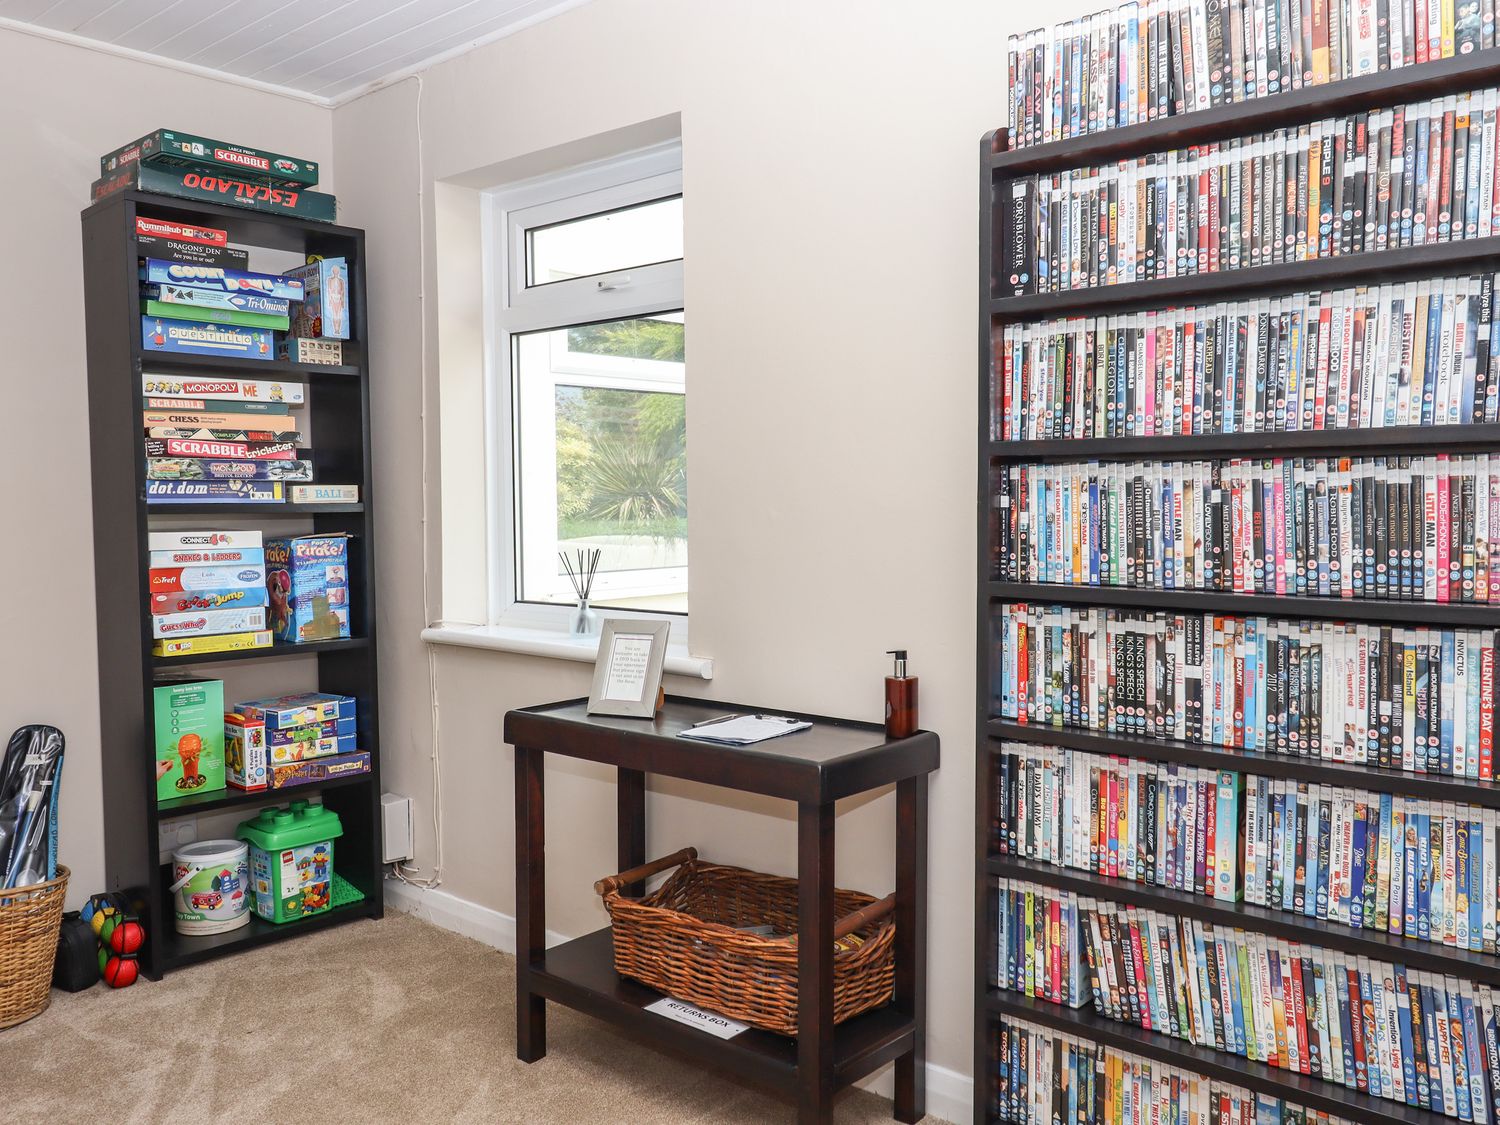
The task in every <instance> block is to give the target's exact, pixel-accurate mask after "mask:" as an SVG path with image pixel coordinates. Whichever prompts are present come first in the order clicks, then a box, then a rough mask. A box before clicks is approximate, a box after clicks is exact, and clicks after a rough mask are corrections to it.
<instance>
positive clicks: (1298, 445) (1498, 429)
mask: <svg viewBox="0 0 1500 1125" xmlns="http://www.w3.org/2000/svg"><path fill="white" fill-rule="evenodd" d="M1435 442H1436V443H1441V445H1442V447H1443V450H1444V451H1445V452H1446V451H1452V450H1457V449H1496V450H1500V424H1496V423H1494V422H1484V423H1475V424H1471V425H1466V426H1391V427H1388V428H1384V429H1369V430H1293V431H1290V432H1281V433H1268V434H1170V435H1157V436H1153V437H1110V438H1035V439H1028V440H1026V441H992V442H990V443H989V446H988V449H989V458H990V460H991V461H1030V462H1035V461H1088V460H1093V459H1095V458H1098V459H1101V460H1121V459H1127V458H1128V459H1134V458H1140V459H1142V460H1152V461H1155V460H1167V459H1170V458H1173V457H1180V458H1182V459H1184V460H1196V459H1199V458H1202V457H1205V456H1210V455H1212V454H1218V453H1222V454H1226V455H1229V456H1240V457H1261V456H1285V455H1288V454H1293V455H1296V456H1302V455H1305V454H1309V453H1329V454H1336V455H1339V456H1346V457H1361V456H1378V455H1381V454H1397V455H1399V454H1400V453H1402V452H1403V451H1410V452H1421V453H1424V454H1425V453H1428V452H1430V451H1431V450H1432V447H1433V445H1434V443H1435Z"/></svg>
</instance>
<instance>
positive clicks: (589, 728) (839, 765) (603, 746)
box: [505, 695, 938, 803]
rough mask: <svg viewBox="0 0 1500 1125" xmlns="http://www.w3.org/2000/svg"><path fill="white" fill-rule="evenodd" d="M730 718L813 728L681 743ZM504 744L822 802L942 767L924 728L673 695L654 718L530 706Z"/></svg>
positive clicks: (583, 704)
mask: <svg viewBox="0 0 1500 1125" xmlns="http://www.w3.org/2000/svg"><path fill="white" fill-rule="evenodd" d="M729 714H776V715H792V716H795V717H797V718H799V719H806V720H808V721H809V722H811V723H812V724H813V726H812V728H811V729H809V730H804V731H798V732H797V733H795V734H788V735H783V736H781V737H780V738H773V739H768V740H767V741H765V742H757V743H755V744H754V745H752V746H725V745H721V744H718V743H713V742H700V741H698V740H696V739H688V738H678V737H677V734H678V732H679V731H682V730H686V729H687V728H688V727H691V726H692V725H693V724H694V723H700V722H702V721H703V720H705V719H713V718H718V717H720V716H722V715H729ZM505 741H506V742H508V743H510V744H512V745H514V746H520V747H524V748H526V749H530V750H545V751H547V752H548V753H553V754H564V755H567V756H569V757H574V758H585V759H588V760H589V761H594V762H602V763H605V764H606V765H614V766H619V767H621V768H624V769H634V770H641V771H642V772H645V773H655V774H661V775H664V776H668V777H681V778H685V779H687V780H689V781H702V782H706V783H707V784H709V785H719V786H723V787H724V788H727V789H739V790H742V791H744V792H748V793H761V794H764V795H766V796H771V797H784V798H786V799H788V800H793V801H803V802H812V803H823V802H826V801H833V800H837V799H839V798H840V797H848V796H851V795H852V794H855V793H863V792H865V791H866V790H869V789H877V788H879V787H880V786H882V785H889V784H890V783H892V782H895V781H901V780H904V779H906V778H910V777H917V776H919V775H921V774H924V773H931V772H932V771H933V770H935V769H937V768H938V737H937V735H935V734H933V733H932V732H931V731H917V732H916V733H915V734H913V735H911V736H909V737H907V738H893V739H888V738H887V737H886V735H885V728H884V727H882V726H881V725H880V724H878V723H860V722H855V721H853V720H850V719H834V718H829V717H827V716H824V715H808V714H804V713H802V712H798V711H787V710H784V709H780V708H766V707H751V706H747V705H744V704H738V703H721V702H717V701H715V700H708V699H689V698H685V697H682V696H673V695H669V696H667V701H666V705H665V706H664V707H663V708H662V709H661V710H660V711H659V712H657V714H656V716H655V717H654V718H647V719H626V718H619V717H617V716H613V715H590V714H589V713H588V700H587V699H569V700H564V701H562V702H559V703H547V704H542V705H540V706H536V707H523V708H521V709H519V710H515V711H510V712H508V713H507V714H506V716H505Z"/></svg>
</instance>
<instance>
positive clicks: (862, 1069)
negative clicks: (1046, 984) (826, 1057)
mask: <svg viewBox="0 0 1500 1125" xmlns="http://www.w3.org/2000/svg"><path fill="white" fill-rule="evenodd" d="M529 976H530V981H531V988H532V991H533V992H535V993H536V994H538V995H541V996H545V997H546V998H547V999H548V1000H552V1001H555V1002H557V1003H559V1004H564V1005H566V1006H568V1007H569V1008H574V1009H577V1010H578V1011H580V1012H585V1013H587V1014H589V1015H591V1016H595V1017H597V1018H598V1019H602V1020H606V1021H608V1022H610V1023H613V1024H615V1025H616V1026H618V1027H621V1028H623V1029H625V1030H626V1031H629V1032H633V1033H636V1034H638V1035H640V1036H641V1037H642V1039H643V1041H645V1042H647V1043H650V1044H652V1045H655V1046H660V1047H663V1048H666V1049H668V1050H672V1051H676V1052H677V1053H679V1054H683V1055H686V1056H688V1057H689V1058H692V1059H694V1060H697V1061H700V1062H703V1063H705V1064H707V1065H710V1066H714V1067H717V1068H719V1069H721V1070H724V1071H728V1072H729V1073H731V1074H734V1075H737V1076H738V1077H740V1078H744V1079H747V1080H750V1081H753V1082H756V1083H758V1084H760V1085H763V1086H765V1087H767V1088H769V1089H773V1090H777V1091H780V1092H781V1093H783V1094H786V1095H792V1094H794V1093H795V1091H796V1085H795V1083H796V1077H797V1041H796V1040H795V1039H791V1038H788V1037H786V1036H782V1035H774V1034H772V1033H771V1032H767V1031H757V1030H755V1029H751V1030H750V1031H745V1032H742V1033H740V1034H739V1035H736V1036H735V1037H734V1038H732V1039H719V1038H717V1037H715V1036H713V1035H710V1034H708V1032H706V1031H700V1030H698V1029H697V1028H695V1027H688V1026H687V1025H685V1024H680V1023H677V1022H676V1021H675V1020H670V1019H668V1018H666V1017H665V1016H659V1015H657V1014H656V1013H655V1012H648V1011H646V1010H645V1009H646V1006H647V1005H648V1004H654V1003H655V1002H656V1001H658V1000H660V999H661V998H662V994H661V993H659V992H657V991H655V990H654V989H650V988H647V987H646V986H645V985H643V984H639V983H637V982H636V981H633V980H630V979H629V978H627V977H622V976H620V974H619V973H617V972H615V963H614V938H613V934H612V932H611V931H610V929H609V928H608V927H605V928H604V929H602V930H595V931H594V932H593V933H591V934H587V935H585V936H584V937H581V938H577V939H575V940H573V941H570V942H566V943H564V944H562V945H558V946H554V947H553V948H551V949H549V950H547V952H546V954H545V955H544V956H543V957H542V958H541V959H539V960H537V961H534V962H532V965H531V971H530V974H529ZM915 1031H916V1023H915V1021H914V1020H913V1019H912V1017H911V1016H909V1015H905V1014H903V1013H902V1012H900V1011H898V1010H897V1009H896V1007H895V1005H887V1006H886V1007H884V1008H878V1009H876V1010H875V1011H873V1012H866V1013H865V1014H864V1015H860V1016H855V1017H854V1018H853V1019H850V1020H846V1021H844V1022H843V1023H841V1024H839V1026H838V1027H837V1028H835V1029H834V1048H833V1060H834V1084H835V1088H842V1087H844V1086H848V1085H850V1084H851V1083H853V1082H855V1081H856V1080H858V1079H860V1078H862V1077H864V1076H865V1075H866V1074H869V1073H870V1072H871V1071H873V1070H875V1069H876V1068H877V1067H880V1066H883V1065H884V1064H885V1063H887V1062H890V1061H891V1060H892V1059H895V1058H897V1057H898V1056H900V1055H903V1054H905V1053H906V1052H907V1051H908V1050H910V1049H911V1046H912V1042H913V1036H914V1034H915Z"/></svg>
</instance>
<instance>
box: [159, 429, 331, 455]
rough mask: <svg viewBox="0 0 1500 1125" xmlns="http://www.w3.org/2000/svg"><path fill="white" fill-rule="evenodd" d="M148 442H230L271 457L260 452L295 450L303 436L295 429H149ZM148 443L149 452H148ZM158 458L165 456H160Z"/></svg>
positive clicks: (251, 451) (253, 453) (255, 453)
mask: <svg viewBox="0 0 1500 1125" xmlns="http://www.w3.org/2000/svg"><path fill="white" fill-rule="evenodd" d="M146 440H147V441H148V442H151V441H158V442H163V441H213V442H227V443H229V444H230V445H241V446H244V447H245V448H246V449H247V450H249V451H250V452H249V454H248V456H252V457H253V456H269V454H268V453H267V452H264V451H262V452H259V453H257V452H256V451H257V450H268V449H269V448H270V447H272V446H287V447H289V448H292V449H295V448H296V447H297V446H298V445H299V444H301V441H302V435H301V434H299V433H298V432H297V431H296V430H281V431H277V430H268V429H251V430H243V429H242V430H211V429H206V428H204V427H203V426H147V427H146ZM150 448H151V447H150V446H149V444H148V446H147V450H148V452H149V450H150ZM158 456H164V454H162V455H158Z"/></svg>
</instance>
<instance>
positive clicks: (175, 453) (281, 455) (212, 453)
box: [146, 434, 297, 461]
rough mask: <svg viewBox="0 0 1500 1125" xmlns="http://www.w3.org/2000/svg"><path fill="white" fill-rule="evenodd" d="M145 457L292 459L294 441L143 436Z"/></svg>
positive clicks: (295, 454) (243, 459)
mask: <svg viewBox="0 0 1500 1125" xmlns="http://www.w3.org/2000/svg"><path fill="white" fill-rule="evenodd" d="M146 456H147V457H207V458H209V459H211V460H215V461H292V460H295V459H296V457H297V443H296V442H295V441H243V440H232V441H231V440H219V439H217V438H198V437H192V436H191V435H190V434H189V436H183V437H179V436H177V435H175V434H174V435H172V436H171V437H165V438H158V437H148V438H147V439H146Z"/></svg>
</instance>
